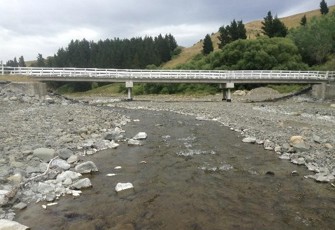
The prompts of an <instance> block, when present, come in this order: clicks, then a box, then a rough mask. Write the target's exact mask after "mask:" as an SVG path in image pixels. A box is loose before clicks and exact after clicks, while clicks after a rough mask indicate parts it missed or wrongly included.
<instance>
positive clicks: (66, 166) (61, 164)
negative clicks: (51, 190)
mask: <svg viewBox="0 0 335 230" xmlns="http://www.w3.org/2000/svg"><path fill="white" fill-rule="evenodd" d="M50 167H56V168H61V169H63V170H68V169H70V168H71V165H70V164H69V163H67V162H66V161H65V160H62V159H55V160H53V161H52V162H51V165H50Z"/></svg>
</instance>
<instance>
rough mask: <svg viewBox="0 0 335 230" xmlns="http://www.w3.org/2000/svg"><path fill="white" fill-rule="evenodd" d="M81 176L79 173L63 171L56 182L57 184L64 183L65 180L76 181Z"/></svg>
mask: <svg viewBox="0 0 335 230" xmlns="http://www.w3.org/2000/svg"><path fill="white" fill-rule="evenodd" d="M81 176H82V175H81V174H80V173H77V172H73V171H65V172H62V173H61V174H58V175H57V178H56V181H57V182H62V183H63V182H64V181H66V180H69V179H70V180H71V181H72V180H78V179H79V178H80V177H81Z"/></svg>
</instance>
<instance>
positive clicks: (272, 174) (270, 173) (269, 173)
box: [265, 171, 275, 176]
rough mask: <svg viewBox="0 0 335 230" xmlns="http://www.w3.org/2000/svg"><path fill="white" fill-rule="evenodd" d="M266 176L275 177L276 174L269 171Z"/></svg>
mask: <svg viewBox="0 0 335 230" xmlns="http://www.w3.org/2000/svg"><path fill="white" fill-rule="evenodd" d="M265 175H268V176H274V175H275V173H274V172H272V171H267V172H266V173H265Z"/></svg>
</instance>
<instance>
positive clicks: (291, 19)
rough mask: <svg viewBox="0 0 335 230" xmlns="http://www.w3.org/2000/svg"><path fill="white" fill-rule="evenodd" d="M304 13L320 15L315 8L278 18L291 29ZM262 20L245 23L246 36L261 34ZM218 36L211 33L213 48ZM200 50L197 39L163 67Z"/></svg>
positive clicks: (309, 15)
mask: <svg viewBox="0 0 335 230" xmlns="http://www.w3.org/2000/svg"><path fill="white" fill-rule="evenodd" d="M334 10H335V6H330V7H329V11H330V12H332V11H334ZM304 15H306V17H307V20H309V19H311V18H313V17H318V16H320V15H321V13H320V9H317V10H313V11H308V12H305V13H300V14H296V15H292V16H288V17H284V18H280V20H281V21H282V22H283V23H284V24H285V25H286V26H287V27H288V28H289V29H291V28H294V27H297V26H299V24H300V20H301V18H302V17H303V16H304ZM232 20H233V19H232ZM262 20H263V19H262ZM262 20H256V21H252V22H248V23H246V24H245V28H246V30H247V36H248V38H250V39H253V38H255V37H256V35H258V34H261V31H262V29H261V27H262ZM218 36H219V32H216V33H213V34H212V35H211V38H212V42H213V45H214V50H216V49H218V43H219V39H218ZM201 51H202V41H199V42H197V43H196V44H194V45H193V46H191V47H188V48H183V50H182V52H181V53H180V54H179V55H178V56H177V57H175V58H174V59H172V60H171V61H169V62H167V63H165V64H164V66H163V68H166V69H169V68H174V67H176V66H177V65H179V64H183V63H186V62H187V61H189V60H191V59H192V58H193V57H194V56H195V55H197V54H199V53H201Z"/></svg>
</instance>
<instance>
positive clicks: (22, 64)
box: [19, 56, 26, 67]
mask: <svg viewBox="0 0 335 230" xmlns="http://www.w3.org/2000/svg"><path fill="white" fill-rule="evenodd" d="M19 66H20V67H26V63H25V62H24V58H23V56H21V57H19Z"/></svg>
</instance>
